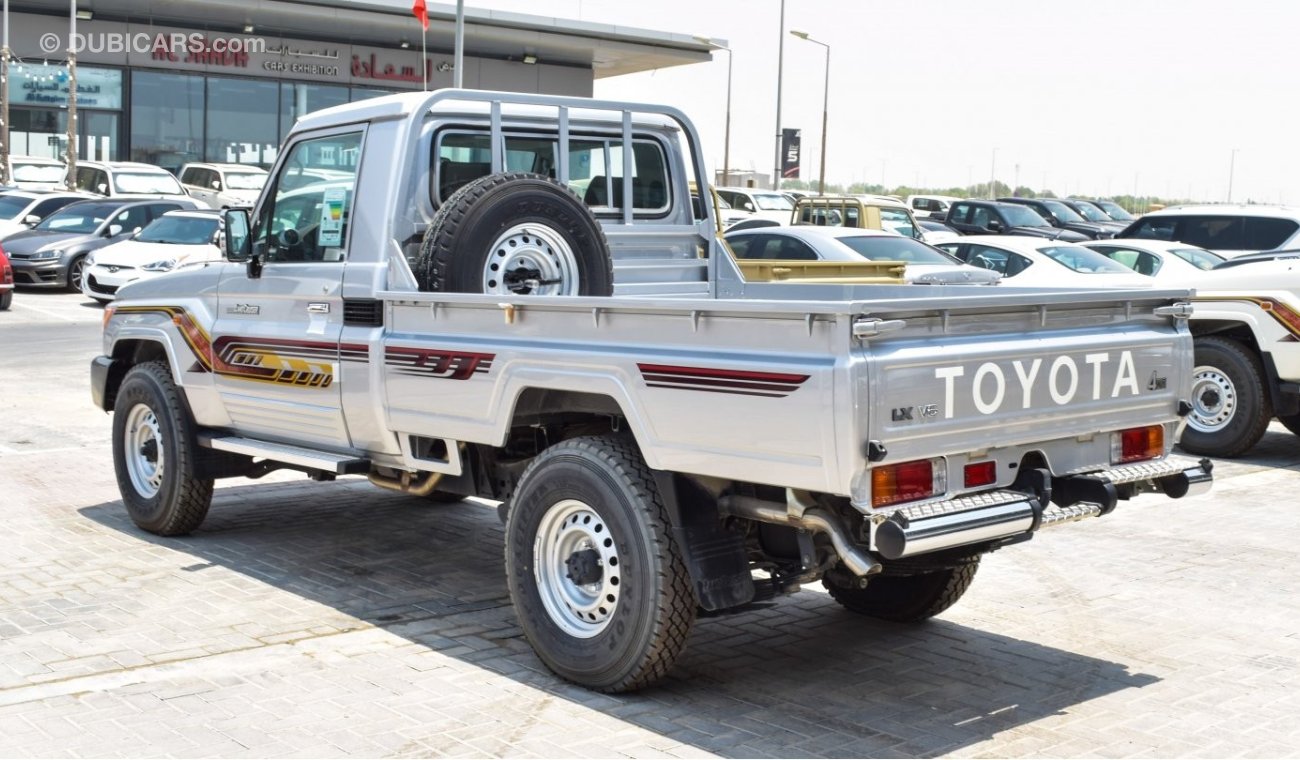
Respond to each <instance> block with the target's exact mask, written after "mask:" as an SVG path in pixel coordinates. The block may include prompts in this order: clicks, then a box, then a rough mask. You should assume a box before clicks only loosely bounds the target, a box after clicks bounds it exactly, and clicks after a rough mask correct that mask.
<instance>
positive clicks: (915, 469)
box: [871, 459, 934, 507]
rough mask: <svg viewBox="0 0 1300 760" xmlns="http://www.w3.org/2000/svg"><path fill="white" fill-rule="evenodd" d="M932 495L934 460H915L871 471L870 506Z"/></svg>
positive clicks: (882, 505)
mask: <svg viewBox="0 0 1300 760" xmlns="http://www.w3.org/2000/svg"><path fill="white" fill-rule="evenodd" d="M933 495H934V462H933V461H932V460H929V459H922V460H919V461H916V462H902V463H900V464H893V465H887V466H885V467H877V468H876V469H874V470H872V471H871V506H873V507H886V506H889V505H890V504H898V503H900V502H904V501H913V500H915V499H924V498H925V497H927V496H933Z"/></svg>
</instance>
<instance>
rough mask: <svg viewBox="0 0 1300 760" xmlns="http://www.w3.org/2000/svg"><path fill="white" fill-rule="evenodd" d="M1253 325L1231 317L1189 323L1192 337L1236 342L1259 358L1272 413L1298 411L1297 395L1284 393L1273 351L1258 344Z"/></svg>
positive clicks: (1299, 408) (1258, 340)
mask: <svg viewBox="0 0 1300 760" xmlns="http://www.w3.org/2000/svg"><path fill="white" fill-rule="evenodd" d="M1255 327H1256V326H1255V325H1254V324H1252V323H1251V322H1247V321H1242V322H1238V321H1235V320H1232V319H1212V320H1205V321H1197V320H1193V322H1192V324H1191V328H1192V337H1193V338H1194V339H1195V338H1203V337H1208V336H1214V337H1216V338H1226V339H1228V340H1232V341H1236V342H1237V343H1240V344H1241V346H1242V348H1243V349H1245V350H1246V351H1248V352H1250V353H1252V354H1254V355H1255V357H1256V358H1257V359H1259V364H1260V367H1262V368H1263V370H1264V380H1265V386H1266V387H1267V388H1268V395H1269V401H1270V402H1271V403H1272V406H1273V409H1274V411H1275V413H1278V414H1288V413H1294V412H1295V411H1300V406H1298V405H1297V398H1296V395H1295V394H1294V393H1287V392H1285V389H1284V388H1283V382H1284V381H1283V379H1282V377H1281V376H1280V374H1279V373H1278V369H1277V362H1276V361H1274V360H1273V354H1272V352H1269V351H1265V350H1264V349H1263V348H1262V347H1261V346H1260V339H1259V335H1258V334H1257V333H1256V329H1255Z"/></svg>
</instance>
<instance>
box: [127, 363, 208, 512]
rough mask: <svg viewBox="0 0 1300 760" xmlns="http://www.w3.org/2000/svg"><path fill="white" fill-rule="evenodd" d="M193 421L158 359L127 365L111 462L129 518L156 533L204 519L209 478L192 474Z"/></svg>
mask: <svg viewBox="0 0 1300 760" xmlns="http://www.w3.org/2000/svg"><path fill="white" fill-rule="evenodd" d="M197 448H198V446H197V444H196V443H195V441H194V431H193V423H192V422H191V421H190V417H189V411H188V410H187V409H186V408H185V405H184V403H183V402H182V401H181V397H180V391H179V389H177V387H176V385H175V383H173V382H172V376H171V370H170V369H169V368H168V366H167V365H166V364H165V363H163V362H148V363H145V364H138V365H136V366H135V367H132V368H131V370H130V371H129V372H127V373H126V377H124V378H123V379H122V385H121V387H120V388H119V389H118V391H117V402H116V404H115V406H114V407H113V466H114V469H115V470H116V473H117V487H118V490H119V491H120V492H121V494H122V502H123V503H124V504H125V505H126V510H127V512H128V513H129V514H130V515H131V520H132V521H133V522H135V524H136V525H137V526H139V527H140V528H141V529H143V530H147V531H149V532H150V533H156V534H158V535H160V536H179V535H183V534H186V533H189V532H191V531H193V530H194V529H195V528H197V527H199V525H200V524H201V523H202V522H203V518H205V517H206V516H207V514H208V506H209V505H210V504H211V502H212V479H211V478H199V477H196V476H195V474H194V472H195V466H194V465H195V458H196V455H197Z"/></svg>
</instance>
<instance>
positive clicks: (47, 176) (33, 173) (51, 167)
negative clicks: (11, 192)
mask: <svg viewBox="0 0 1300 760" xmlns="http://www.w3.org/2000/svg"><path fill="white" fill-rule="evenodd" d="M9 168H10V169H11V170H12V171H10V173H9V182H10V184H12V185H13V186H14V187H17V188H19V189H20V190H38V191H39V190H46V191H49V190H66V189H67V184H66V183H67V179H68V167H67V166H66V165H65V164H64V163H63V162H62V161H59V160H57V159H53V158H42V157H40V156H10V157H9Z"/></svg>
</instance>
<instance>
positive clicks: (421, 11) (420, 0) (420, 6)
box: [411, 0, 429, 32]
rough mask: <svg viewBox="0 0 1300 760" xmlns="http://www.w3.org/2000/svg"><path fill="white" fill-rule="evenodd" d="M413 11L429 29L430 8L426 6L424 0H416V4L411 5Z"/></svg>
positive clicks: (426, 29) (425, 28)
mask: <svg viewBox="0 0 1300 760" xmlns="http://www.w3.org/2000/svg"><path fill="white" fill-rule="evenodd" d="M411 13H414V14H415V17H416V18H418V19H419V20H420V26H422V27H424V30H425V31H426V32H427V31H429V9H428V8H427V7H425V5H424V0H415V5H412V6H411Z"/></svg>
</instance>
